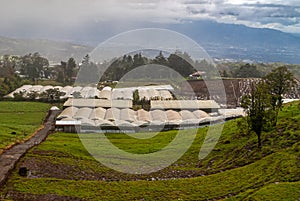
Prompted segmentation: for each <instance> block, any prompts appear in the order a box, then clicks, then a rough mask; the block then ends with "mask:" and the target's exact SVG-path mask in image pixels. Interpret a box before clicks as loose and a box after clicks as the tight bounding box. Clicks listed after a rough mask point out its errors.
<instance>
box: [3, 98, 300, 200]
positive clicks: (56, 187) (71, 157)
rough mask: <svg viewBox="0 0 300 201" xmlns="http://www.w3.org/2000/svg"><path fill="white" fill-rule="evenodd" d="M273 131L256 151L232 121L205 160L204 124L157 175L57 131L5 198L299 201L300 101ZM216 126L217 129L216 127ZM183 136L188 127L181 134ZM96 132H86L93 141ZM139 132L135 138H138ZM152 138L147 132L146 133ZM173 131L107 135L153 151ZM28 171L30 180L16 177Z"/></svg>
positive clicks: (30, 156)
mask: <svg viewBox="0 0 300 201" xmlns="http://www.w3.org/2000/svg"><path fill="white" fill-rule="evenodd" d="M278 122H279V123H278V125H277V126H276V129H275V130H273V131H270V132H264V133H263V136H262V138H263V139H262V141H263V147H262V149H261V150H260V151H259V150H258V149H257V138H256V135H255V134H246V133H245V132H244V129H243V127H244V126H245V125H244V124H243V122H242V121H241V120H240V119H238V120H235V121H231V122H227V123H226V124H225V126H224V130H223V133H222V136H221V138H220V140H219V142H218V144H217V146H216V147H215V148H214V150H213V151H212V152H211V153H210V154H209V156H208V157H206V158H205V159H204V160H201V161H199V160H198V153H199V150H200V147H201V144H202V142H203V140H204V137H205V133H206V131H207V127H205V128H201V129H199V130H198V131H197V136H196V139H195V141H194V143H193V144H192V146H191V147H190V149H189V150H188V151H187V152H186V153H185V155H183V156H182V157H181V158H180V160H178V161H177V162H176V163H174V164H173V165H171V166H170V167H168V168H165V169H163V170H161V171H159V172H157V173H152V174H149V175H130V174H124V173H120V172H117V171H114V170H111V169H109V168H107V167H105V166H103V165H102V164H100V163H99V162H97V161H96V160H94V159H93V158H92V157H91V156H90V154H89V153H88V152H87V151H86V150H85V148H84V147H83V145H82V144H81V141H80V139H79V137H78V135H77V134H67V133H55V134H52V135H50V136H49V137H48V138H47V140H46V141H45V142H43V143H42V144H40V145H39V146H37V147H35V148H33V149H32V150H30V151H29V153H27V154H26V156H25V157H24V158H23V159H22V160H21V161H20V162H19V164H18V165H17V168H16V170H15V171H14V172H13V174H12V176H11V178H10V179H9V180H8V183H7V185H6V186H5V187H4V189H2V191H1V193H0V198H1V196H2V198H6V199H8V200H9V199H12V200H71V199H72V200H299V198H300V193H299V192H300V129H299V124H300V103H299V102H295V103H292V104H288V105H286V106H285V107H284V109H283V110H282V111H281V112H280V115H279V121H278ZM216 126H217V125H216ZM184 132H185V133H184V134H185V135H186V138H189V137H192V135H191V133H192V131H191V130H185V131H184ZM93 135H95V134H86V137H92V136H93ZM137 135H138V134H137ZM149 135H150V134H149ZM175 135H176V131H168V132H161V133H159V134H158V135H156V136H155V137H153V138H151V139H148V140H138V139H135V138H131V137H129V136H127V135H125V134H107V135H106V136H107V137H108V138H109V139H110V141H111V142H112V143H113V144H114V145H115V146H117V147H119V148H121V149H123V150H126V151H128V152H131V153H139V154H142V153H144V154H145V153H151V152H155V151H158V150H160V149H161V148H163V147H164V146H166V145H167V144H168V143H169V142H170V141H172V139H174V137H175ZM21 166H26V167H27V168H28V169H29V170H30V174H29V176H28V177H21V176H19V175H18V169H19V167H21Z"/></svg>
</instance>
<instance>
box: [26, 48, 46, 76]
mask: <svg viewBox="0 0 300 201" xmlns="http://www.w3.org/2000/svg"><path fill="white" fill-rule="evenodd" d="M20 65H21V73H22V74H23V75H27V76H28V77H29V78H30V79H32V80H33V81H34V80H35V79H37V78H40V77H41V75H42V71H43V69H44V67H48V66H49V61H48V60H47V59H46V58H44V57H41V56H40V54H39V53H37V52H36V53H34V54H27V55H25V56H23V57H22V58H21V64H20Z"/></svg>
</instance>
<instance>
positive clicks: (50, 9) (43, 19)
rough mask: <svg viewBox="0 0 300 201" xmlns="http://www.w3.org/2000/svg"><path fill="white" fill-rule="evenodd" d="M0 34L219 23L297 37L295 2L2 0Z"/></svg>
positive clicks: (299, 4)
mask: <svg viewBox="0 0 300 201" xmlns="http://www.w3.org/2000/svg"><path fill="white" fill-rule="evenodd" d="M0 2H1V5H2V6H1V7H0V25H1V29H2V31H4V32H5V31H6V30H7V32H9V30H17V31H22V28H24V27H31V29H33V30H35V31H45V30H47V31H53V30H58V29H66V28H68V27H74V26H78V27H80V26H81V25H82V24H84V23H89V22H91V21H93V22H98V23H101V22H110V21H112V22H116V23H117V22H122V23H123V22H140V23H142V22H160V23H178V22H182V21H189V20H199V19H212V20H215V21H218V22H226V23H235V24H245V25H247V26H252V27H268V28H274V29H279V30H282V31H286V32H300V28H299V21H300V1H299V0H126V1H125V0H63V1H62V0H23V1H19V0H0Z"/></svg>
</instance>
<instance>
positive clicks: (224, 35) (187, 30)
mask: <svg viewBox="0 0 300 201" xmlns="http://www.w3.org/2000/svg"><path fill="white" fill-rule="evenodd" d="M114 26H115V25H113V24H107V26H105V29H104V28H103V27H99V26H96V25H95V24H88V25H85V27H82V30H81V31H80V32H76V31H75V30H74V32H73V34H72V37H71V38H69V41H72V43H70V42H58V41H52V40H44V39H43V40H41V39H11V38H7V37H0V55H4V54H15V55H24V54H26V53H30V52H39V53H40V54H41V55H43V56H46V57H47V58H48V59H49V60H50V61H51V62H54V63H55V62H60V61H61V60H67V59H68V58H69V57H74V58H75V59H76V61H78V62H80V61H81V59H82V58H83V57H84V56H85V55H86V54H88V53H89V52H91V50H93V49H94V47H96V46H97V45H98V44H99V43H100V42H103V41H104V40H106V39H108V38H109V37H112V36H114V35H116V34H118V33H121V32H124V31H128V30H131V29H137V28H144V27H156V28H166V29H170V30H173V31H177V32H180V33H182V34H185V35H187V36H188V37H190V38H192V39H193V40H195V41H196V42H197V43H199V44H200V45H201V46H202V47H203V48H204V49H205V50H206V51H207V52H208V54H209V55H210V56H211V57H213V58H220V59H234V60H253V61H257V62H284V63H295V64H300V35H297V34H290V33H284V32H281V31H277V30H273V29H259V28H250V27H246V26H244V25H235V24H222V23H217V22H212V21H193V22H189V23H188V22H187V23H181V24H169V25H165V24H146V25H141V24H135V25H133V24H130V25H120V26H119V27H118V28H115V27H114ZM59 40H62V39H59ZM86 44H89V45H86Z"/></svg>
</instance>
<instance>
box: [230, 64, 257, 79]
mask: <svg viewBox="0 0 300 201" xmlns="http://www.w3.org/2000/svg"><path fill="white" fill-rule="evenodd" d="M235 76H236V77H239V78H261V77H262V76H261V72H259V70H257V67H256V66H255V65H251V64H249V63H247V64H245V65H242V66H241V67H240V68H239V69H238V70H237V71H236V72H235Z"/></svg>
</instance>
